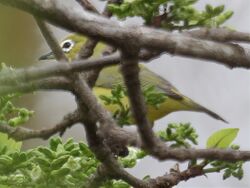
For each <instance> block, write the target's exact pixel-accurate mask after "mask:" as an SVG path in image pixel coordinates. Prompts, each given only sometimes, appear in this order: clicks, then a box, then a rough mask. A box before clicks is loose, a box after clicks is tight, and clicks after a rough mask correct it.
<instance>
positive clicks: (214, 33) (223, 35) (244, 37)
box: [183, 28, 250, 43]
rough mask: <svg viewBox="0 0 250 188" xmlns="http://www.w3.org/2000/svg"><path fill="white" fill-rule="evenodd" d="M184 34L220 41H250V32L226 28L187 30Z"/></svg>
mask: <svg viewBox="0 0 250 188" xmlns="http://www.w3.org/2000/svg"><path fill="white" fill-rule="evenodd" d="M183 34H185V35H187V36H191V37H195V38H200V39H206V40H214V41H220V42H245V43H250V34H249V33H244V32H239V31H233V30H229V29H226V28H211V29H210V28H202V29H197V30H192V31H185V32H183Z"/></svg>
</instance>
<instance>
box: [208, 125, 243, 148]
mask: <svg viewBox="0 0 250 188" xmlns="http://www.w3.org/2000/svg"><path fill="white" fill-rule="evenodd" d="M238 132H239V129H238V128H228V129H222V130H219V131H217V132H215V133H214V134H212V135H211V136H210V137H209V138H208V140H207V148H227V147H229V145H230V144H231V143H232V142H233V140H234V139H235V138H236V136H237V134H238Z"/></svg>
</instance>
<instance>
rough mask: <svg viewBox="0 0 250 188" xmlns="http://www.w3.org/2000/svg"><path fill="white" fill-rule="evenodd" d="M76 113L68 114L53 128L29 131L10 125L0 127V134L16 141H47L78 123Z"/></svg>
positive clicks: (78, 119)
mask: <svg viewBox="0 0 250 188" xmlns="http://www.w3.org/2000/svg"><path fill="white" fill-rule="evenodd" d="M79 117H80V116H79V113H78V111H75V112H73V113H70V114H68V115H66V116H64V118H63V119H62V120H61V122H60V123H57V124H56V125H55V126H53V127H51V128H48V129H42V130H31V129H28V128H24V127H17V128H15V127H11V126H10V125H4V124H1V125H0V132H2V133H6V134H8V136H9V137H11V138H13V139H14V140H16V141H22V140H28V139H31V138H42V139H48V138H49V137H50V136H52V135H54V134H56V133H60V134H61V133H63V132H64V131H65V130H66V129H67V128H69V127H71V126H72V125H74V124H76V123H77V122H79V121H80V118H79Z"/></svg>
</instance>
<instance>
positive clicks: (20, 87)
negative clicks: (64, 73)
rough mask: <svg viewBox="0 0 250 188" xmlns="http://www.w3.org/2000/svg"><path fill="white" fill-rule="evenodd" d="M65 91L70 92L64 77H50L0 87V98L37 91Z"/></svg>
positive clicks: (70, 88)
mask: <svg viewBox="0 0 250 188" xmlns="http://www.w3.org/2000/svg"><path fill="white" fill-rule="evenodd" d="M54 89H57V90H65V91H71V90H72V87H71V85H70V81H69V80H68V79H67V78H64V77H50V78H45V79H41V80H35V81H27V82H17V83H16V84H11V85H1V87H0V96H1V95H7V94H10V93H17V92H21V93H30V92H33V91H37V90H54Z"/></svg>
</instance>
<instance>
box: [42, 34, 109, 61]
mask: <svg viewBox="0 0 250 188" xmlns="http://www.w3.org/2000/svg"><path fill="white" fill-rule="evenodd" d="M86 41H87V38H86V37H85V36H82V35H79V34H71V35H69V36H67V37H66V38H65V39H63V40H62V42H61V43H60V46H61V48H62V50H63V52H64V54H65V55H66V57H67V58H68V59H69V60H70V61H71V60H73V59H75V58H76V57H77V54H78V53H79V51H80V49H81V48H82V46H83V45H84V44H85V42H86ZM103 49H104V45H103V44H99V43H98V45H97V47H96V48H95V50H94V56H99V55H100V54H101V51H102V50H103ZM50 59H55V56H54V54H53V52H49V53H47V54H45V55H42V56H41V57H40V58H39V60H50Z"/></svg>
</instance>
